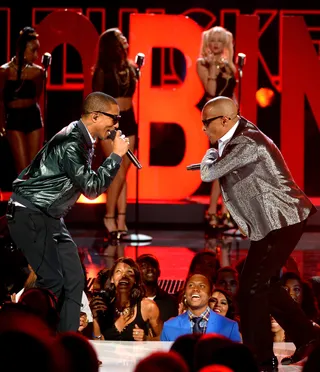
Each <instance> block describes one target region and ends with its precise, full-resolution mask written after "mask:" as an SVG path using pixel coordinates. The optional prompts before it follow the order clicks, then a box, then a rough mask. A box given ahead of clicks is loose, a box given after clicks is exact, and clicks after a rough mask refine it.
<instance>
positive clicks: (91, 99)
mask: <svg viewBox="0 0 320 372" xmlns="http://www.w3.org/2000/svg"><path fill="white" fill-rule="evenodd" d="M106 105H107V108H108V109H109V108H110V106H111V105H118V103H117V101H116V100H115V99H114V98H113V97H111V96H109V95H108V94H105V93H103V92H92V93H90V94H89V95H88V96H87V97H86V99H85V100H84V102H83V105H82V115H86V114H89V113H91V112H94V111H104V110H105V107H106Z"/></svg>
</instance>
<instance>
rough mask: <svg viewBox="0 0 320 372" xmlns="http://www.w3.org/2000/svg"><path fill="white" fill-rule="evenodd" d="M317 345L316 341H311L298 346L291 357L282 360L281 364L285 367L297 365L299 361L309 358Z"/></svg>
mask: <svg viewBox="0 0 320 372" xmlns="http://www.w3.org/2000/svg"><path fill="white" fill-rule="evenodd" d="M317 344H318V343H317V340H312V341H310V342H308V343H307V344H305V345H302V346H300V347H299V349H296V351H295V352H294V353H293V354H292V355H291V356H289V357H286V358H283V359H282V360H281V364H282V365H284V366H287V365H289V364H294V363H298V362H299V361H300V360H302V359H304V358H306V357H307V356H309V355H310V354H311V352H312V351H313V350H314V348H315V347H316V346H317Z"/></svg>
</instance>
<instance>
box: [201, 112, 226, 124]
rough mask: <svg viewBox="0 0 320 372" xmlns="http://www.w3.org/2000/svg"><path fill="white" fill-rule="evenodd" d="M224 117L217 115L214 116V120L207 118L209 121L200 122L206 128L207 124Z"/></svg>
mask: <svg viewBox="0 0 320 372" xmlns="http://www.w3.org/2000/svg"><path fill="white" fill-rule="evenodd" d="M224 117H225V115H219V116H215V117H214V118H209V119H204V120H202V123H203V125H204V126H205V127H208V126H209V124H210V123H211V122H212V121H214V120H217V119H220V118H224ZM228 119H229V120H231V118H228Z"/></svg>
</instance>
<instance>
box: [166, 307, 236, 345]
mask: <svg viewBox="0 0 320 372" xmlns="http://www.w3.org/2000/svg"><path fill="white" fill-rule="evenodd" d="M191 333H192V331H191V324H190V320H189V316H188V313H187V312H185V313H183V314H181V315H179V316H177V317H175V318H172V319H170V320H167V321H166V322H165V323H164V325H163V329H162V332H161V335H160V340H161V341H175V340H176V339H177V338H178V337H179V336H182V335H186V334H191ZM208 333H216V334H219V335H222V336H225V337H227V338H229V339H230V340H232V341H236V342H241V341H242V340H241V336H240V332H239V327H238V323H237V322H235V321H233V320H231V319H228V318H226V317H224V316H222V315H219V314H217V313H215V312H214V311H212V310H210V316H209V320H208V324H207V329H206V334H208Z"/></svg>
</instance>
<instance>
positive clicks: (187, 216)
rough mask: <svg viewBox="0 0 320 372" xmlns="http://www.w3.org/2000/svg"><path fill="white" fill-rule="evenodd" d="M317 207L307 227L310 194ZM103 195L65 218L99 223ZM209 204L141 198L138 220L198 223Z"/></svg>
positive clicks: (316, 220)
mask: <svg viewBox="0 0 320 372" xmlns="http://www.w3.org/2000/svg"><path fill="white" fill-rule="evenodd" d="M10 195H11V192H3V193H2V194H1V195H0V215H3V214H4V213H5V207H6V203H7V201H8V200H9V198H10ZM310 199H311V201H312V202H313V204H314V205H315V206H316V208H317V209H318V212H317V213H316V214H314V215H313V216H312V217H311V218H310V219H309V220H308V227H310V228H311V229H317V228H319V230H320V197H319V198H318V197H315V198H312V197H311V198H310ZM105 201H106V199H105V195H101V196H100V197H99V198H97V199H95V200H94V201H91V200H88V199H86V198H84V197H83V196H81V197H80V199H79V200H78V202H77V203H76V204H75V205H74V207H73V208H72V209H71V210H70V212H69V213H68V215H67V216H66V218H65V220H66V222H67V223H68V224H69V225H70V224H72V225H73V226H80V225H82V226H91V227H94V226H96V227H102V226H103V225H102V223H103V216H104V214H105ZM208 204H209V196H193V197H190V198H188V199H184V200H157V201H154V200H140V203H139V223H140V224H141V226H143V227H150V226H152V227H154V226H155V225H162V227H163V226H164V225H165V226H166V227H168V226H169V225H172V226H173V227H174V228H180V227H181V226H183V225H186V226H190V227H191V226H194V227H195V228H197V227H200V226H201V225H203V223H204V215H205V211H206V209H207V206H208ZM135 207H136V204H135V200H128V207H127V223H128V225H129V227H130V225H131V227H133V224H134V222H135V220H136V215H135Z"/></svg>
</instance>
